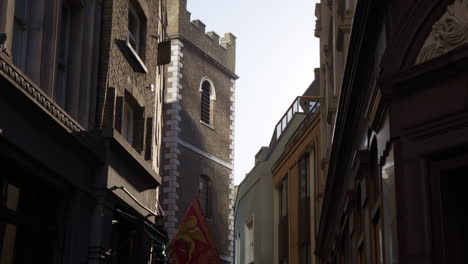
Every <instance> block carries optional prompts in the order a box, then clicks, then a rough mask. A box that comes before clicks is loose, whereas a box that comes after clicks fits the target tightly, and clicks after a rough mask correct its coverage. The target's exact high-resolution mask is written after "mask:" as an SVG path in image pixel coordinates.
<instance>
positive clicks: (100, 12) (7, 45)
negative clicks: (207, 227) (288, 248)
mask: <svg viewBox="0 0 468 264" xmlns="http://www.w3.org/2000/svg"><path fill="white" fill-rule="evenodd" d="M165 20H166V17H165V1H162V0H161V1H157V0H152V1H149V0H148V1H147V0H130V1H127V0H117V1H113V0H102V1H100V0H98V1H74V0H54V1H45V0H39V1H37V0H34V1H33V0H1V1H0V34H1V36H2V37H1V43H0V48H1V52H0V87H1V88H2V89H1V92H0V93H1V96H0V109H1V111H0V131H1V133H0V144H1V147H0V164H2V173H1V176H0V210H1V214H0V249H1V250H0V262H1V263H30V262H36V261H37V260H40V261H41V262H47V263H148V262H150V261H152V262H153V263H158V261H159V260H158V259H157V258H158V256H157V255H156V254H155V253H160V252H161V246H162V244H163V243H165V242H164V240H165V236H164V235H163V234H162V233H161V230H162V226H161V225H159V226H158V221H157V220H158V219H159V218H160V215H161V210H160V208H159V206H158V199H157V198H158V195H157V187H158V186H159V185H160V184H161V177H160V175H159V167H160V166H159V153H160V147H159V146H160V145H161V143H160V142H161V138H160V136H159V134H160V133H161V131H162V128H161V125H162V121H161V113H162V97H163V89H162V88H163V80H164V70H165V69H164V67H165V66H162V65H160V64H162V63H163V62H161V58H162V57H163V56H162V55H163V54H162V50H163V49H162V48H161V49H160V48H159V47H162V46H163V45H162V44H161V43H162V42H163V41H164V40H165V39H164V38H165V36H166V35H165V24H164V23H165V22H164V21H165Z"/></svg>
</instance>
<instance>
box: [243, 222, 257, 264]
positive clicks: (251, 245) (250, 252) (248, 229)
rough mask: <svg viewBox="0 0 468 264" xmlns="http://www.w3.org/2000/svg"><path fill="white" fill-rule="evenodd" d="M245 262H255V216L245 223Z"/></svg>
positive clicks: (247, 263)
mask: <svg viewBox="0 0 468 264" xmlns="http://www.w3.org/2000/svg"><path fill="white" fill-rule="evenodd" d="M244 246H245V251H244V252H245V263H246V264H253V263H254V249H255V241H254V222H253V217H251V218H250V219H249V220H247V222H246V223H245V245H244Z"/></svg>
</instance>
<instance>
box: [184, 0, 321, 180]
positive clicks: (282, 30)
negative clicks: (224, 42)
mask: <svg viewBox="0 0 468 264" xmlns="http://www.w3.org/2000/svg"><path fill="white" fill-rule="evenodd" d="M187 2H188V3H187V9H188V10H189V11H190V12H191V14H192V15H191V19H192V20H193V19H200V20H201V21H203V23H205V24H206V31H207V32H208V31H215V32H216V33H218V35H220V36H223V35H224V33H226V32H232V33H233V34H234V35H235V36H236V37H237V41H236V43H237V50H236V74H237V75H238V76H239V77H240V78H239V79H238V80H237V82H236V98H235V100H236V113H235V118H236V120H235V124H236V125H235V147H234V148H235V160H234V184H236V185H237V184H239V183H240V182H241V181H242V180H243V179H244V177H245V174H246V173H248V172H249V171H250V170H251V169H252V168H253V166H254V161H255V154H256V153H257V151H258V150H259V149H260V147H261V146H267V145H268V144H269V142H270V139H271V136H272V134H273V130H274V127H275V125H276V123H277V122H278V121H279V120H280V118H281V117H282V115H283V114H284V112H286V110H287V108H288V107H289V105H290V104H291V103H292V101H293V100H294V99H295V97H296V96H298V95H301V94H302V93H303V92H304V91H305V89H307V87H308V86H309V85H310V83H311V82H312V81H313V79H314V68H317V67H319V65H320V59H319V41H318V39H317V38H316V37H314V28H315V20H316V18H315V3H316V2H318V0H290V1H284V0H230V1H227V0H187Z"/></svg>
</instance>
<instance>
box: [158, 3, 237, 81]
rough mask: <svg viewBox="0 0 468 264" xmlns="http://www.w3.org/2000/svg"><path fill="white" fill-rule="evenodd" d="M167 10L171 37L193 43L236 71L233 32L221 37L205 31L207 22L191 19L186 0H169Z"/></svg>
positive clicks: (230, 69)
mask: <svg viewBox="0 0 468 264" xmlns="http://www.w3.org/2000/svg"><path fill="white" fill-rule="evenodd" d="M167 10H168V19H169V23H168V24H169V25H168V34H169V37H171V38H177V37H179V38H181V39H182V41H184V42H188V44H193V46H194V47H197V48H199V49H200V50H202V51H203V52H204V53H205V54H207V55H208V56H210V57H211V58H213V59H214V60H216V61H217V62H218V63H220V64H221V65H222V66H224V67H225V68H227V69H228V70H229V71H230V72H232V73H234V72H235V57H236V52H235V51H236V37H235V36H234V35H233V34H232V33H225V34H224V36H223V37H221V38H220V36H219V35H218V34H217V33H216V32H214V31H209V32H205V29H206V25H205V23H203V22H202V21H201V20H199V19H195V20H191V13H190V12H189V11H187V1H186V0H172V1H169V2H168V8H167Z"/></svg>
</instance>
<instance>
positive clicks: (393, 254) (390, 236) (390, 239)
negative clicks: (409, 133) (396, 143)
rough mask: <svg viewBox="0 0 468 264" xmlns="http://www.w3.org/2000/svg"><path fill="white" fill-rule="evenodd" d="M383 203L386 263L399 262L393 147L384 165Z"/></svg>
mask: <svg viewBox="0 0 468 264" xmlns="http://www.w3.org/2000/svg"><path fill="white" fill-rule="evenodd" d="M382 205H383V217H384V222H383V223H384V226H383V229H384V230H383V232H384V238H385V263H393V264H394V263H398V262H399V261H398V244H397V218H396V196H395V172H394V162H393V149H391V150H390V152H389V153H388V157H387V160H386V162H385V165H384V166H383V167H382Z"/></svg>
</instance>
